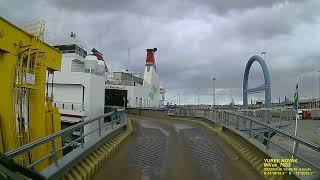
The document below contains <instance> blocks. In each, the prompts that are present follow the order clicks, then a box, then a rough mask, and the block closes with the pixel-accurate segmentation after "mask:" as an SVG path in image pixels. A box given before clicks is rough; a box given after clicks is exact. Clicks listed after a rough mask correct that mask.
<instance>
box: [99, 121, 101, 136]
mask: <svg viewBox="0 0 320 180" xmlns="http://www.w3.org/2000/svg"><path fill="white" fill-rule="evenodd" d="M99 136H101V119H99Z"/></svg>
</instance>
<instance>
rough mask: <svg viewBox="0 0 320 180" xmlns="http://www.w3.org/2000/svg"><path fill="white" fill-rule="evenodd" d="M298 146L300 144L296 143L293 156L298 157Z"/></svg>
mask: <svg viewBox="0 0 320 180" xmlns="http://www.w3.org/2000/svg"><path fill="white" fill-rule="evenodd" d="M298 144H299V142H297V141H294V149H293V152H292V153H293V156H296V154H297V152H298Z"/></svg>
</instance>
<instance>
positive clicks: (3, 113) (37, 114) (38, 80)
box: [0, 17, 62, 169]
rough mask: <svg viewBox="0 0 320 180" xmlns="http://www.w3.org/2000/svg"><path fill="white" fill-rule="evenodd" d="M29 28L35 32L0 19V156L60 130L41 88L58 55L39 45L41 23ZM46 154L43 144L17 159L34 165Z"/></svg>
mask: <svg viewBox="0 0 320 180" xmlns="http://www.w3.org/2000/svg"><path fill="white" fill-rule="evenodd" d="M30 27H31V28H33V27H34V28H35V29H31V30H32V32H33V33H27V32H26V31H24V30H22V29H20V28H18V27H17V26H15V25H13V24H12V23H10V22H8V21H7V20H5V19H4V18H2V17H0V120H1V121H0V127H1V135H2V143H1V141H0V143H1V144H0V151H1V152H7V151H10V150H13V149H15V148H17V147H18V146H21V145H24V144H26V143H28V142H32V141H35V140H38V139H40V138H42V137H45V136H47V135H49V134H51V133H52V132H55V131H58V130H60V126H61V125H60V115H59V112H58V111H57V109H54V108H52V107H48V106H50V104H52V102H51V101H50V102H46V98H45V86H46V72H47V70H49V71H50V72H53V71H56V70H59V69H60V67H61V57H62V54H61V52H60V51H58V50H56V49H55V48H53V47H51V46H50V45H48V44H46V43H43V41H42V40H43V39H42V38H43V32H44V22H43V21H37V22H36V24H34V25H33V26H30ZM30 27H29V28H30ZM28 32H29V31H28ZM46 110H47V112H46ZM46 114H51V115H50V116H49V115H48V116H46ZM48 118H49V119H48ZM1 135H0V137H1ZM1 147H2V148H1ZM56 147H57V148H59V147H61V142H57V146H56ZM50 150H51V149H50V148H49V147H48V146H47V145H46V144H45V145H43V146H40V147H39V148H37V149H35V150H33V151H32V152H31V153H30V154H28V155H24V156H23V157H21V159H20V158H18V159H20V161H21V162H22V163H25V161H30V160H32V161H34V160H37V159H39V158H40V157H43V156H44V155H47V154H48V153H50ZM46 163H48V162H44V163H43V164H42V165H41V166H42V167H39V169H42V168H43V167H44V166H46Z"/></svg>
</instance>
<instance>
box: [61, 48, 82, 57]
mask: <svg viewBox="0 0 320 180" xmlns="http://www.w3.org/2000/svg"><path fill="white" fill-rule="evenodd" d="M62 53H63V54H70V53H74V54H77V55H79V56H80V57H81V58H85V57H86V54H84V53H81V52H80V51H78V50H65V51H62Z"/></svg>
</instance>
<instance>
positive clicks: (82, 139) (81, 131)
mask: <svg viewBox="0 0 320 180" xmlns="http://www.w3.org/2000/svg"><path fill="white" fill-rule="evenodd" d="M83 128H84V126H81V127H80V137H81V139H80V141H81V147H82V148H84V136H83Z"/></svg>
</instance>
